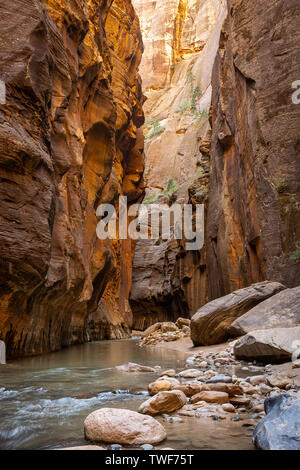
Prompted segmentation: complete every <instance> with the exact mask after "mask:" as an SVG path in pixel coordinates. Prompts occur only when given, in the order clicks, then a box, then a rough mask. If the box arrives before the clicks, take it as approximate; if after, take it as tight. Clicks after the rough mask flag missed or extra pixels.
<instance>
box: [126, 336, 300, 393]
mask: <svg viewBox="0 0 300 470" xmlns="http://www.w3.org/2000/svg"><path fill="white" fill-rule="evenodd" d="M135 335H136V336H137V335H138V336H143V332H138V331H135ZM229 344H230V343H222V344H214V345H212V346H197V347H194V345H193V342H192V340H191V338H180V339H179V340H177V341H170V342H162V343H157V344H155V345H153V346H147V348H154V349H162V350H170V351H177V352H180V353H183V354H185V355H186V356H187V357H189V356H192V355H194V354H196V353H199V351H201V352H203V354H204V355H206V354H209V353H210V354H215V353H219V352H221V351H225V349H226V348H228V347H229ZM269 371H270V372H271V371H272V372H274V373H286V374H288V375H289V374H291V375H292V376H293V379H294V382H295V385H296V386H298V387H300V368H297V369H294V368H293V363H292V362H291V361H289V362H285V363H283V364H270V365H269Z"/></svg>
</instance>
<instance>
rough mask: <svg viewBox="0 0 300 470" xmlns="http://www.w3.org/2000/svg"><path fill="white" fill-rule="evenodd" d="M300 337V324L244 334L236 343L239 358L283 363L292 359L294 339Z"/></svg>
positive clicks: (236, 353)
mask: <svg viewBox="0 0 300 470" xmlns="http://www.w3.org/2000/svg"><path fill="white" fill-rule="evenodd" d="M299 338H300V326H298V327H294V328H274V329H270V330H257V331H252V332H251V333H249V334H247V335H246V336H244V337H243V338H242V339H240V340H238V341H237V342H236V343H235V345H234V354H235V357H236V358H237V359H242V360H247V361H248V360H249V359H251V360H254V359H255V360H258V361H260V362H262V363H281V362H287V361H290V360H291V357H292V353H293V352H294V350H295V348H294V346H293V344H294V341H296V340H299Z"/></svg>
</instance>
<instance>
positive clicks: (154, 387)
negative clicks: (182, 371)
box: [148, 380, 172, 395]
mask: <svg viewBox="0 0 300 470" xmlns="http://www.w3.org/2000/svg"><path fill="white" fill-rule="evenodd" d="M171 388H172V384H171V382H169V381H167V380H157V381H156V382H152V383H151V384H149V385H148V390H149V393H150V395H156V394H157V393H159V392H165V391H168V390H171Z"/></svg>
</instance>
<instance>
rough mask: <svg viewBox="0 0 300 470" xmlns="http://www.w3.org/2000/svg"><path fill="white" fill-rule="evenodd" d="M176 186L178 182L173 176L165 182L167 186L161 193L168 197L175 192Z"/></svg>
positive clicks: (177, 186)
mask: <svg viewBox="0 0 300 470" xmlns="http://www.w3.org/2000/svg"><path fill="white" fill-rule="evenodd" d="M178 188H179V184H178V183H177V181H175V180H173V178H170V179H169V180H168V182H167V187H166V189H165V190H164V192H163V194H164V196H167V197H168V198H169V199H170V198H171V197H172V196H173V194H174V193H176V191H177V189H178Z"/></svg>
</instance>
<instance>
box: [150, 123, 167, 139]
mask: <svg viewBox="0 0 300 470" xmlns="http://www.w3.org/2000/svg"><path fill="white" fill-rule="evenodd" d="M160 121H161V120H160V119H158V118H156V119H151V120H150V121H146V122H145V124H146V125H149V124H151V125H152V128H151V130H150V131H149V132H148V134H146V136H145V139H146V140H151V139H153V137H155V136H156V135H158V134H161V133H162V132H164V131H165V130H166V128H165V127H164V126H161V125H160Z"/></svg>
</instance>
